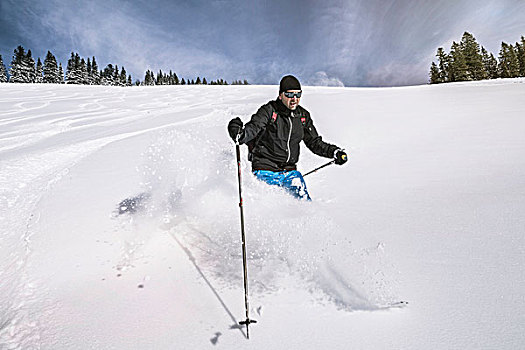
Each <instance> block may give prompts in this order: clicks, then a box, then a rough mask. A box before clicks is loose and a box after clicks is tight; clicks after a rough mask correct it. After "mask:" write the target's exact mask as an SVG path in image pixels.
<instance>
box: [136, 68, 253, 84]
mask: <svg viewBox="0 0 525 350" xmlns="http://www.w3.org/2000/svg"><path fill="white" fill-rule="evenodd" d="M141 85H147V86H152V85H230V84H229V83H228V82H227V81H226V80H224V79H217V80H212V81H210V82H208V80H206V78H204V77H203V78H202V79H201V78H200V77H197V79H191V80H190V79H184V78H182V79H179V77H178V76H177V74H176V73H173V71H171V70H170V72H169V74H168V73H163V72H162V69H161V70H159V71H158V73H157V74H156V75H155V73H154V72H152V71H150V70H149V69H148V70H147V71H146V75H145V77H144V81H143V82H142V83H141ZM231 85H249V83H248V81H247V80H246V79H245V80H244V81H241V80H234V81H233V82H232V83H231Z"/></svg>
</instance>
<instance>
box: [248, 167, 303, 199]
mask: <svg viewBox="0 0 525 350" xmlns="http://www.w3.org/2000/svg"><path fill="white" fill-rule="evenodd" d="M253 174H254V175H255V177H257V179H258V180H261V181H264V182H266V183H267V184H269V185H275V186H279V187H283V188H284V189H286V190H287V191H288V192H290V194H292V195H293V196H294V197H296V198H298V199H306V200H309V201H311V200H312V199H311V198H310V195H309V194H308V190H307V189H306V182H304V179H303V175H301V173H300V172H298V171H297V170H292V171H279V172H275V171H269V170H256V171H254V172H253Z"/></svg>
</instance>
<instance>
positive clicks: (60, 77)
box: [58, 63, 64, 84]
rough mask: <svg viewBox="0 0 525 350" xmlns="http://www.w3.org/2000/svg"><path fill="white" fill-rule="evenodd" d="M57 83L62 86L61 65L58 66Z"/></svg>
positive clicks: (62, 70) (62, 74) (62, 73)
mask: <svg viewBox="0 0 525 350" xmlns="http://www.w3.org/2000/svg"><path fill="white" fill-rule="evenodd" d="M58 83H59V84H64V69H62V63H59V64H58Z"/></svg>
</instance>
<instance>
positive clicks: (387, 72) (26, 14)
mask: <svg viewBox="0 0 525 350" xmlns="http://www.w3.org/2000/svg"><path fill="white" fill-rule="evenodd" d="M0 10H1V11H0V30H1V32H0V33H1V34H0V53H1V54H2V55H3V57H4V62H5V63H6V64H9V62H10V60H11V56H12V53H13V50H14V48H15V47H16V46H17V45H19V44H22V45H23V46H24V47H25V48H26V49H27V48H29V49H31V50H32V52H33V56H35V57H42V58H43V57H44V56H45V53H46V51H47V50H51V51H52V52H53V53H54V54H55V55H56V56H57V58H58V59H59V60H60V61H61V62H63V64H65V63H66V62H67V58H68V57H69V55H70V52H71V51H75V52H79V53H80V54H81V55H82V56H84V57H90V56H96V58H97V61H98V62H99V66H105V64H107V63H116V64H119V65H123V66H125V67H126V69H127V70H128V72H131V73H132V74H133V76H134V78H140V79H142V78H143V75H144V71H145V70H146V69H153V70H155V71H157V70H158V69H162V70H170V69H173V70H174V71H175V72H177V73H178V74H179V75H180V76H181V77H191V78H194V77H196V76H197V75H200V76H206V77H207V78H208V79H214V78H217V77H221V78H226V79H227V80H232V79H239V78H247V79H248V80H250V81H251V82H253V83H265V84H275V83H277V82H278V80H279V78H280V77H281V76H282V75H284V74H287V73H294V74H296V75H298V76H299V77H300V78H301V80H303V81H304V82H306V83H313V84H331V85H338V84H341V83H344V84H345V85H347V86H351V85H359V86H391V85H407V84H421V83H425V82H426V81H427V79H428V78H427V75H428V68H429V65H430V62H431V61H432V60H433V59H434V54H435V51H436V49H437V47H439V46H443V47H445V49H446V50H448V49H449V48H450V44H451V42H452V40H456V41H458V40H460V38H461V35H462V34H463V32H464V31H469V32H471V33H473V34H474V35H475V36H476V38H477V39H478V41H479V42H480V43H481V44H482V45H484V46H485V47H486V48H487V49H489V50H490V51H492V52H493V53H494V54H496V55H497V53H498V51H499V45H500V43H501V41H508V42H514V41H517V40H519V38H520V36H521V35H525V26H524V21H523V20H522V18H521V17H522V16H521V15H522V14H523V13H525V2H524V1H517V0H502V1H496V0H488V1H474V0H460V1H429V0H422V1H409V0H397V1H396V0H390V1H388V0H387V1H380V0H368V1H365V0H362V1H360V0H347V1H325V2H320V1H297V0H291V1H276V0H271V1H257V2H249V1H240V0H232V1H167V0H161V1H133V2H128V1H121V0H118V1H117V0H104V1H101V0H95V1H63V0H48V1H28V0H16V1H15V0H1V7H0ZM101 68H103V67H101Z"/></svg>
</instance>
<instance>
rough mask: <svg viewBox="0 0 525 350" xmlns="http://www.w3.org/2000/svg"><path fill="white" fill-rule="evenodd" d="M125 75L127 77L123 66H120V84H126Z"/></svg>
mask: <svg viewBox="0 0 525 350" xmlns="http://www.w3.org/2000/svg"><path fill="white" fill-rule="evenodd" d="M126 77H127V73H126V69H124V67H122V71H121V72H120V85H121V86H126V85H127V80H126Z"/></svg>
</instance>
